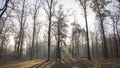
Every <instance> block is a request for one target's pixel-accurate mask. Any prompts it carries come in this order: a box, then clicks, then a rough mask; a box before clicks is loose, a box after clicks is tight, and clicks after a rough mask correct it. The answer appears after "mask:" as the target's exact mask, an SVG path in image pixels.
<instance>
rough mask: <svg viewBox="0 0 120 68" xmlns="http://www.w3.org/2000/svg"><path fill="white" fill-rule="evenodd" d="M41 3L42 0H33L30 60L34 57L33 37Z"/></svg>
mask: <svg viewBox="0 0 120 68" xmlns="http://www.w3.org/2000/svg"><path fill="white" fill-rule="evenodd" d="M42 4H43V1H42V0H40V1H39V0H35V4H34V11H33V21H34V26H33V38H32V47H31V59H32V58H33V57H34V52H35V51H34V45H35V36H36V18H37V15H38V11H39V9H40V7H41V6H42Z"/></svg>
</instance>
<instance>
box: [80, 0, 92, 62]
mask: <svg viewBox="0 0 120 68" xmlns="http://www.w3.org/2000/svg"><path fill="white" fill-rule="evenodd" d="M79 2H80V4H81V5H82V8H83V10H84V16H85V22H86V39H87V52H88V55H87V57H88V60H91V56H90V46H89V34H88V21H87V2H88V0H79Z"/></svg>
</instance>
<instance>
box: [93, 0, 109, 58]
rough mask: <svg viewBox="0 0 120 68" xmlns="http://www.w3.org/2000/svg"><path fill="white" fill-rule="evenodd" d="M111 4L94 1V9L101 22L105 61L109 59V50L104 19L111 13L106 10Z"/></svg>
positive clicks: (103, 1) (100, 0)
mask: <svg viewBox="0 0 120 68" xmlns="http://www.w3.org/2000/svg"><path fill="white" fill-rule="evenodd" d="M109 3H110V2H109V1H108V2H107V1H105V0H92V9H93V11H95V12H96V17H97V18H98V19H99V20H100V28H101V35H102V44H103V55H104V58H105V59H108V49H107V43H106V36H105V29H104V19H105V18H106V17H107V14H109V11H108V10H106V9H105V6H106V5H107V4H109Z"/></svg>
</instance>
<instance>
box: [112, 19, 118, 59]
mask: <svg viewBox="0 0 120 68" xmlns="http://www.w3.org/2000/svg"><path fill="white" fill-rule="evenodd" d="M113 32H114V45H115V54H116V58H118V45H117V39H116V33H115V23H114V21H113Z"/></svg>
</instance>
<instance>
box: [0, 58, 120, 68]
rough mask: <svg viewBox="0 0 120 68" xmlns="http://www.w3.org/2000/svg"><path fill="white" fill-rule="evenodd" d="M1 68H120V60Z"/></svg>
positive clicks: (23, 63)
mask: <svg viewBox="0 0 120 68" xmlns="http://www.w3.org/2000/svg"><path fill="white" fill-rule="evenodd" d="M0 68H120V59H108V60H104V59H92V60H91V61H88V60H87V59H86V58H77V59H73V58H66V59H62V60H61V62H60V63H58V62H55V60H53V59H51V61H46V60H45V59H42V60H40V59H38V60H27V61H20V62H14V63H9V64H3V65H0Z"/></svg>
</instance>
